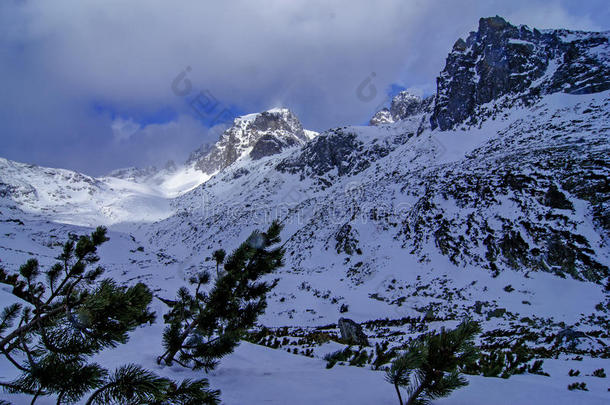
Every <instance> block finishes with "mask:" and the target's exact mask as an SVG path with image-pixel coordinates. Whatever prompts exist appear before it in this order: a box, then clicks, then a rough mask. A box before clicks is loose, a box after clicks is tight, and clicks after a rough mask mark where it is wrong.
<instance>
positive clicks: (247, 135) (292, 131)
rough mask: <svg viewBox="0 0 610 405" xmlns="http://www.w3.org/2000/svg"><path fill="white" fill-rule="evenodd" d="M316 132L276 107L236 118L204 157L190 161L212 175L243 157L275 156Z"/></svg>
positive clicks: (299, 143) (284, 110) (203, 152)
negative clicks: (307, 128)
mask: <svg viewBox="0 0 610 405" xmlns="http://www.w3.org/2000/svg"><path fill="white" fill-rule="evenodd" d="M315 135H316V133H315V132H313V131H308V130H305V129H303V126H302V125H301V122H300V121H299V119H298V118H297V117H296V115H294V113H292V111H290V110H289V109H288V108H273V109H271V110H268V111H264V112H261V113H255V114H248V115H244V116H241V117H237V118H235V120H234V121H233V125H232V126H231V127H230V128H229V129H227V130H226V131H225V132H224V133H223V134H222V135H221V137H220V139H219V140H218V142H216V144H215V145H213V146H211V147H209V148H204V149H203V150H202V151H201V152H200V153H199V155H200V156H198V157H195V158H193V157H192V158H191V159H190V160H191V161H192V162H193V165H194V167H196V168H197V169H198V170H200V171H202V172H204V173H206V174H210V175H211V174H214V173H216V172H218V171H220V170H222V169H224V168H225V167H228V166H229V165H231V164H232V163H233V162H235V161H237V160H238V159H240V158H242V157H245V156H250V157H251V158H252V159H254V160H256V159H260V158H263V157H265V156H271V155H274V154H276V153H279V152H281V151H282V150H284V149H286V148H288V147H292V146H297V145H302V144H304V143H305V142H307V141H308V140H310V139H311V138H313V137H314V136H315Z"/></svg>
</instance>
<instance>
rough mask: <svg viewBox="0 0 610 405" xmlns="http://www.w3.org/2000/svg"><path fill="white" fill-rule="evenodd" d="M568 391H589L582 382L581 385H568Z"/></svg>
mask: <svg viewBox="0 0 610 405" xmlns="http://www.w3.org/2000/svg"><path fill="white" fill-rule="evenodd" d="M568 389H569V390H570V391H574V390H578V391H589V389H588V388H587V384H586V383H584V382H581V383H577V382H576V383H572V384H570V385H568Z"/></svg>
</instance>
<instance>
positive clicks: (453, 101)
mask: <svg viewBox="0 0 610 405" xmlns="http://www.w3.org/2000/svg"><path fill="white" fill-rule="evenodd" d="M608 34H609V33H608V32H605V33H595V32H582V31H568V30H537V29H535V28H534V29H531V28H529V27H527V26H523V25H522V26H514V25H511V24H510V23H508V22H507V21H506V20H504V19H503V18H501V17H498V16H496V17H490V18H481V19H480V21H479V28H478V31H476V32H471V33H470V35H469V36H468V38H467V39H466V40H463V39H458V40H457V41H456V43H455V45H454V46H453V50H452V51H451V52H450V53H449V56H448V57H447V61H446V65H445V68H444V69H443V71H442V72H441V74H440V76H439V77H438V78H437V97H436V104H435V107H434V114H433V115H432V117H431V124H432V127H433V128H436V127H440V129H441V130H446V129H449V128H452V127H453V126H454V125H456V124H458V123H462V122H464V121H466V120H467V119H468V118H469V117H471V116H473V115H475V110H476V108H477V107H480V106H482V105H484V104H486V103H489V102H491V101H493V100H497V99H499V98H500V97H502V96H505V95H511V97H512V98H514V99H518V100H521V101H523V102H525V103H530V102H532V101H533V100H534V99H536V98H538V97H539V96H541V95H543V94H550V93H556V92H564V93H569V94H590V93H596V92H600V91H604V90H608V89H610V64H609V62H610V46H609V45H608V37H609V35H608ZM510 101H513V100H510ZM511 105H512V104H511ZM506 106H508V105H505V107H506ZM479 115H480V114H479Z"/></svg>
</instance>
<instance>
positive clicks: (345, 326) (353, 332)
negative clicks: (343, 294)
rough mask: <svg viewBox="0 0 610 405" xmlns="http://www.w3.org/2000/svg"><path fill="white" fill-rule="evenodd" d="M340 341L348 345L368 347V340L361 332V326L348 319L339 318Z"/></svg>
mask: <svg viewBox="0 0 610 405" xmlns="http://www.w3.org/2000/svg"><path fill="white" fill-rule="evenodd" d="M338 324H339V330H340V331H341V339H342V340H343V341H344V342H346V343H349V344H354V345H359V346H368V345H369V340H368V339H367V337H366V335H365V334H364V332H363V331H362V326H360V325H359V324H357V323H356V322H354V321H352V320H351V319H348V318H339V322H338Z"/></svg>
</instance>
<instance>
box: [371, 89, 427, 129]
mask: <svg viewBox="0 0 610 405" xmlns="http://www.w3.org/2000/svg"><path fill="white" fill-rule="evenodd" d="M433 101H434V96H429V97H426V98H422V97H420V96H418V95H415V94H413V93H410V92H408V91H401V92H400V93H398V94H397V95H396V96H394V97H393V98H392V103H391V105H390V108H389V109H388V108H383V109H382V110H380V111H378V112H377V113H376V114H375V115H374V116H373V118H371V121H370V125H381V124H390V123H393V122H396V121H400V120H403V119H405V118H409V117H412V116H413V115H416V114H420V113H423V112H432V111H431V109H430V108H431V107H432V105H433Z"/></svg>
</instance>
